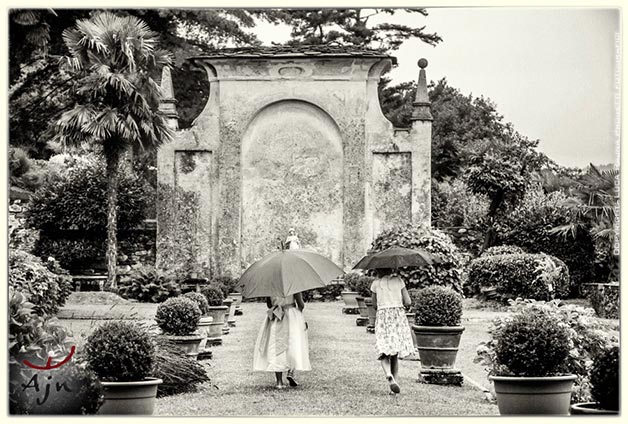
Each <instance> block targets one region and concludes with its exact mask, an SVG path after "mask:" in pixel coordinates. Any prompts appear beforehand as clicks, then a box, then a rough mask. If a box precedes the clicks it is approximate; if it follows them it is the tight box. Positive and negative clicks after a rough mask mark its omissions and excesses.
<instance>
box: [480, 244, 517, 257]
mask: <svg viewBox="0 0 628 424" xmlns="http://www.w3.org/2000/svg"><path fill="white" fill-rule="evenodd" d="M520 253H526V251H525V250H523V249H522V248H520V247H519V246H512V245H509V244H502V245H501V246H492V247H489V248H488V249H486V250H485V251H484V252H482V254H481V255H480V256H495V255H513V254H520Z"/></svg>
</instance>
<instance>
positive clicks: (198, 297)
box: [183, 292, 209, 315]
mask: <svg viewBox="0 0 628 424" xmlns="http://www.w3.org/2000/svg"><path fill="white" fill-rule="evenodd" d="M183 297H187V298H188V299H190V300H193V301H194V302H196V305H197V306H198V308H199V309H200V310H201V315H205V314H206V313H207V312H209V303H207V298H206V297H205V296H203V295H202V294H200V293H198V292H188V293H186V294H184V295H183Z"/></svg>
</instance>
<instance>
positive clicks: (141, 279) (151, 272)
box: [118, 266, 181, 303]
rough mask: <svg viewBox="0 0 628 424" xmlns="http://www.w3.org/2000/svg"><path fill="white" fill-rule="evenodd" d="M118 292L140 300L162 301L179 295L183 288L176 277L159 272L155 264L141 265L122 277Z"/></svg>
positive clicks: (128, 297)
mask: <svg viewBox="0 0 628 424" xmlns="http://www.w3.org/2000/svg"><path fill="white" fill-rule="evenodd" d="M118 294H119V295H120V296H122V297H124V298H125V299H135V300H137V301H138V302H147V303H161V302H163V301H165V300H166V299H169V298H171V297H175V296H179V295H180V294H181V288H180V285H179V283H178V282H177V281H176V279H175V278H174V277H172V276H169V275H166V274H163V273H160V272H157V270H156V269H155V267H154V266H140V267H137V268H135V269H133V270H132V271H131V272H130V273H129V274H127V275H125V276H123V277H121V278H120V282H119V284H118Z"/></svg>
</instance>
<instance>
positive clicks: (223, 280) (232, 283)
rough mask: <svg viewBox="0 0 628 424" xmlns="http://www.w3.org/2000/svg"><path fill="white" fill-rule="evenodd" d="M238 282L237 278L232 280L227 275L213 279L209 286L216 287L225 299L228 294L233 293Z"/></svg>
mask: <svg viewBox="0 0 628 424" xmlns="http://www.w3.org/2000/svg"><path fill="white" fill-rule="evenodd" d="M239 282H240V280H239V279H238V278H234V277H232V276H231V275H229V274H223V275H218V276H216V277H213V278H212V279H211V281H210V282H209V284H210V285H212V286H214V287H218V288H219V289H220V290H221V291H222V293H223V295H224V297H225V299H226V298H227V297H229V294H230V293H233V292H235V289H236V287H237V285H238V283H239Z"/></svg>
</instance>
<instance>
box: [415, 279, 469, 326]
mask: <svg viewBox="0 0 628 424" xmlns="http://www.w3.org/2000/svg"><path fill="white" fill-rule="evenodd" d="M412 308H413V310H414V312H415V313H416V324H417V325H426V326H449V327H452V326H456V325H460V318H461V317H462V296H461V295H460V294H459V293H457V292H455V291H454V290H453V289H450V288H446V287H441V286H428V287H425V288H423V289H421V290H418V291H416V292H412Z"/></svg>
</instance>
